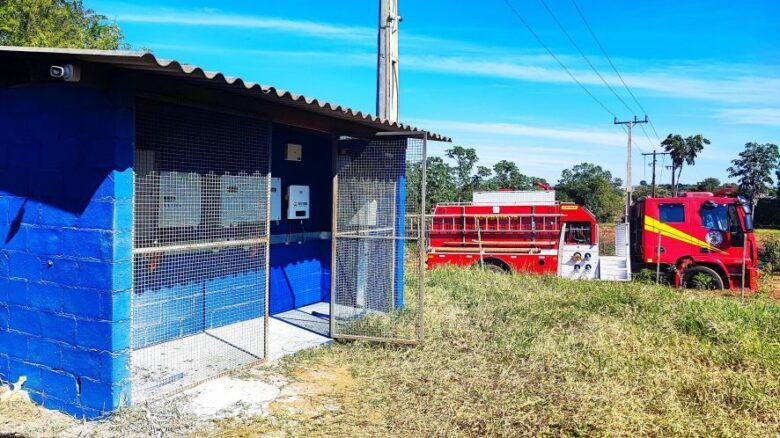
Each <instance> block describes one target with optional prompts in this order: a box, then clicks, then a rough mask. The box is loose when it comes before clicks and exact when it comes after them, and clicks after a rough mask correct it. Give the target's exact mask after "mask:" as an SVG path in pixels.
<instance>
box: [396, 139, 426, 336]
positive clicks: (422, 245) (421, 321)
mask: <svg viewBox="0 0 780 438" xmlns="http://www.w3.org/2000/svg"><path fill="white" fill-rule="evenodd" d="M422 142H423V146H422V165H421V167H422V173H421V175H420V179H421V181H420V191H421V193H420V225H419V232H418V235H417V237H418V238H419V239H420V240H419V241H418V242H417V248H418V250H419V251H420V260H419V262H420V280H419V281H420V284H419V289H418V291H417V301H418V303H417V305H418V306H419V309H418V311H417V318H418V320H417V340H418V341H420V342H422V341H423V338H424V337H425V303H424V301H425V257H426V254H427V251H426V246H427V244H428V242H427V240H428V239H426V233H425V229H426V220H425V208H426V204H425V202H426V200H425V192H426V190H427V183H426V180H425V179H426V177H427V174H426V171H427V169H426V168H427V161H428V160H427V158H426V157H427V154H428V151H427V149H428V134H427V133H425V134H423V137H422ZM401 281H403V279H401Z"/></svg>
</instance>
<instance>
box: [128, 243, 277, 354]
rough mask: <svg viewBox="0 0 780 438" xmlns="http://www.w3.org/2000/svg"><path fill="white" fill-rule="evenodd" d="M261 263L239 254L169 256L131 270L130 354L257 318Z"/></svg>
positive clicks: (258, 256) (257, 256)
mask: <svg viewBox="0 0 780 438" xmlns="http://www.w3.org/2000/svg"><path fill="white" fill-rule="evenodd" d="M264 263H265V258H264V255H263V254H262V253H252V252H251V250H249V251H247V250H246V249H244V248H229V249H223V250H220V251H216V252H215V251H212V250H209V251H204V252H196V253H182V254H168V255H166V256H165V257H164V258H162V260H161V261H160V262H159V265H158V266H156V267H155V269H154V271H150V269H149V266H148V264H146V263H143V262H140V263H138V264H137V266H136V267H135V269H136V273H137V275H138V276H139V278H143V279H144V281H143V283H139V284H137V285H136V288H135V290H134V300H135V302H134V309H135V314H134V318H135V319H134V324H133V348H143V347H146V346H149V345H153V344H157V343H160V342H165V341H169V340H171V339H175V338H180V337H183V336H187V335H191V334H194V333H198V332H201V331H203V330H207V329H212V328H216V327H221V326H224V325H227V324H232V323H235V322H239V321H245V320H249V319H254V318H259V317H262V316H263V311H264V306H265V305H264V303H263V299H264V293H263V289H262V288H263V286H264V285H265V277H264V276H265V271H264V269H263V265H264Z"/></svg>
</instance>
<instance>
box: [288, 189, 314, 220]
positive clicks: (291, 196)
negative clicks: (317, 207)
mask: <svg viewBox="0 0 780 438" xmlns="http://www.w3.org/2000/svg"><path fill="white" fill-rule="evenodd" d="M308 218H309V186H294V185H293V186H288V187H287V219H308Z"/></svg>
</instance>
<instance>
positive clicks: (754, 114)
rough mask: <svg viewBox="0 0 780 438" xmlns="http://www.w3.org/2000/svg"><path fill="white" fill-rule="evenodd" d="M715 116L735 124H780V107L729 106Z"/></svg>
mask: <svg viewBox="0 0 780 438" xmlns="http://www.w3.org/2000/svg"><path fill="white" fill-rule="evenodd" d="M715 116H716V117H718V118H719V119H722V120H723V121H724V122H726V123H729V124H734V125H767V126H780V108H728V109H723V110H720V111H717V112H716V113H715Z"/></svg>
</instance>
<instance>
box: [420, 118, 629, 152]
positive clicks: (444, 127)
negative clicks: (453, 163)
mask: <svg viewBox="0 0 780 438" xmlns="http://www.w3.org/2000/svg"><path fill="white" fill-rule="evenodd" d="M408 122H409V123H411V124H413V125H416V126H424V127H425V128H426V129H430V130H431V131H436V132H447V134H448V135H451V136H453V137H457V134H462V133H469V134H480V135H485V136H496V135H501V136H512V137H530V138H536V139H545V140H555V141H567V142H572V143H575V144H576V143H587V144H596V145H608V146H622V145H625V143H626V136H625V134H623V133H622V132H621V131H619V130H615V131H604V130H598V129H586V128H582V129H573V128H551V127H547V126H532V125H524V124H516V123H499V122H462V121H454V120H425V119H412V120H409V121H408Z"/></svg>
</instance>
